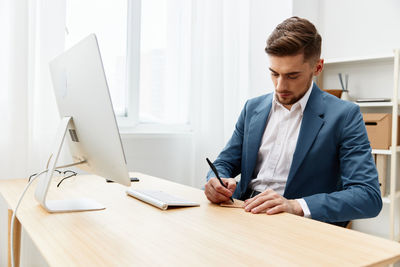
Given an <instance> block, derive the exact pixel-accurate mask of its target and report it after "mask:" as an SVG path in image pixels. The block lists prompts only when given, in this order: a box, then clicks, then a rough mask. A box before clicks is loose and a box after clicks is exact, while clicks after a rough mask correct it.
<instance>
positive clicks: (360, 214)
mask: <svg viewBox="0 0 400 267" xmlns="http://www.w3.org/2000/svg"><path fill="white" fill-rule="evenodd" d="M265 51H266V53H267V54H268V56H269V61H270V67H269V70H270V72H271V78H272V81H273V83H274V87H275V91H274V92H273V93H271V94H267V95H263V96H260V97H256V98H253V99H250V100H248V101H247V102H246V104H245V106H244V108H243V110H242V112H241V114H240V117H239V119H238V121H237V124H236V127H235V130H234V132H233V135H232V137H231V139H230V140H229V142H228V143H227V145H226V146H225V148H224V149H223V150H222V152H221V153H220V154H219V156H218V158H217V159H216V161H215V162H214V165H215V167H216V168H217V170H218V172H219V174H220V176H221V177H225V178H222V180H223V183H224V184H225V186H226V187H223V186H221V184H220V183H219V181H218V180H217V179H216V178H215V176H216V175H215V174H214V173H213V172H212V171H211V170H210V172H209V173H208V175H207V183H206V185H205V194H206V196H207V198H208V199H209V200H210V201H211V202H213V203H221V202H226V201H229V198H230V197H231V196H233V197H234V198H238V199H242V200H245V207H244V209H245V210H246V211H248V212H252V213H267V214H276V213H280V212H289V213H293V214H296V215H299V216H305V217H309V218H312V219H315V220H319V221H323V222H329V223H333V224H336V225H341V226H345V225H346V224H347V222H348V221H349V220H353V219H360V218H367V217H374V216H377V215H378V214H379V212H380V210H381V208H382V199H381V195H380V189H379V182H378V174H377V171H376V168H375V164H374V161H373V158H372V155H371V147H370V144H369V141H368V136H367V132H366V129H365V125H364V121H363V118H362V115H361V113H360V109H359V107H358V106H357V105H355V104H353V103H351V102H348V101H343V100H340V99H339V98H336V97H335V96H332V95H330V94H327V93H325V92H323V91H321V90H320V89H319V88H318V86H317V85H316V84H314V83H313V81H312V78H313V77H314V76H317V75H319V74H320V73H321V71H322V68H323V59H320V54H321V36H320V35H319V34H318V32H317V30H316V28H315V26H314V25H313V24H312V23H310V22H309V21H308V20H306V19H302V18H298V17H292V18H289V19H287V20H285V21H283V22H282V23H281V24H279V25H278V26H277V27H276V28H275V30H274V31H273V33H272V34H271V36H270V37H269V39H268V41H267V47H266V48H265ZM238 174H241V179H240V182H239V183H236V180H235V179H234V178H232V177H236V176H237V175H238Z"/></svg>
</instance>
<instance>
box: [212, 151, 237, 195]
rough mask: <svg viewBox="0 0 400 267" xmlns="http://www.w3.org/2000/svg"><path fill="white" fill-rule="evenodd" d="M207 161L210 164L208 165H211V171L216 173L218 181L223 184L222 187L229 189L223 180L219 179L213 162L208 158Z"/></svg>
mask: <svg viewBox="0 0 400 267" xmlns="http://www.w3.org/2000/svg"><path fill="white" fill-rule="evenodd" d="M206 160H207V162H208V165H210V167H211V170H212V171H213V172H214V173H215V175H216V176H217V179H218V181H219V182H220V183H221V185H222V186H223V187H225V188H228V187H226V185H225V184H224V183H223V182H222V180H221V178H220V177H219V174H218V171H217V168H215V166H214V164H212V162H211V161H210V160H209V159H208V158H206ZM230 199H231V200H232V202H234V201H233V198H232V197H230Z"/></svg>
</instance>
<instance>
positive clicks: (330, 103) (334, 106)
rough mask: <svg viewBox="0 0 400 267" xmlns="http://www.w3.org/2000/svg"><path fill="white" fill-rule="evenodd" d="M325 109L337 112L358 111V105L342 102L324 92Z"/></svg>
mask: <svg viewBox="0 0 400 267" xmlns="http://www.w3.org/2000/svg"><path fill="white" fill-rule="evenodd" d="M322 99H323V101H324V105H325V108H326V109H328V111H329V110H331V111H336V112H340V111H343V112H346V111H349V110H358V108H359V107H358V105H357V104H355V103H354V102H351V101H346V100H342V99H340V98H338V97H336V96H334V95H331V94H329V93H326V92H323V91H322Z"/></svg>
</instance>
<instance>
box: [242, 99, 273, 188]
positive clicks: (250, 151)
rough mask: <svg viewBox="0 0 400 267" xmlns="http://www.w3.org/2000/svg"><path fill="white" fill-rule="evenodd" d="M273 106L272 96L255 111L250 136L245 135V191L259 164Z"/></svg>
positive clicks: (250, 123) (250, 126)
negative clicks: (259, 155) (266, 127)
mask: <svg viewBox="0 0 400 267" xmlns="http://www.w3.org/2000/svg"><path fill="white" fill-rule="evenodd" d="M271 106H272V94H270V95H268V96H267V97H266V100H265V101H262V103H260V104H259V105H258V107H257V108H256V109H255V114H254V116H253V117H252V118H251V120H250V122H249V130H248V134H247V135H245V136H246V138H247V144H248V145H247V150H246V153H245V154H246V155H247V159H246V160H245V161H246V162H247V163H248V164H247V166H246V168H245V172H246V173H244V175H243V176H244V178H245V179H244V180H245V183H243V184H242V186H243V189H244V191H246V188H247V185H248V183H249V182H250V179H251V178H252V175H253V171H254V168H255V165H256V162H257V154H258V150H259V148H260V143H261V139H262V136H263V134H264V130H265V126H266V124H267V119H268V115H269V112H270V111H271Z"/></svg>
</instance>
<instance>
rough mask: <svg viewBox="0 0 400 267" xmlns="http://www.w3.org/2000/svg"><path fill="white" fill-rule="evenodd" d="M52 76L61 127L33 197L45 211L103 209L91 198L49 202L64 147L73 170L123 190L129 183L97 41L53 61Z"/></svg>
mask: <svg viewBox="0 0 400 267" xmlns="http://www.w3.org/2000/svg"><path fill="white" fill-rule="evenodd" d="M50 72H51V77H52V81H53V87H54V92H55V96H56V100H57V105H58V109H59V112H60V116H61V122H60V125H59V128H58V131H57V134H56V141H55V145H54V148H53V151H52V154H51V156H50V159H49V162H48V164H47V172H46V173H45V175H44V176H43V177H40V178H39V182H38V185H37V188H36V191H35V198H36V199H37V201H38V202H39V203H40V204H41V205H42V206H43V207H44V208H45V209H46V210H47V211H49V212H67V211H82V210H98V209H104V206H103V205H101V204H99V203H97V202H96V201H94V200H91V199H73V200H48V199H47V192H48V189H49V185H50V182H51V179H52V176H53V172H54V170H55V169H56V168H57V159H58V156H59V154H60V151H61V147H62V145H63V143H64V142H66V143H68V145H69V149H70V152H71V154H72V158H73V161H74V163H73V164H71V165H76V166H77V167H79V168H81V169H83V170H85V171H87V172H89V173H92V174H95V175H98V176H102V177H104V178H106V179H110V180H112V181H115V182H118V183H120V184H123V185H126V186H130V184H131V182H130V178H129V173H128V168H127V164H126V159H125V155H124V151H123V147H122V143H121V138H120V135H119V131H118V126H117V122H116V119H115V115H114V110H113V106H112V103H111V99H110V94H109V91H108V86H107V81H106V76H105V74H104V69H103V64H102V60H101V56H100V52H99V48H98V43H97V39H96V36H95V35H94V34H92V35H89V36H88V37H86V38H85V39H83V40H82V41H81V42H79V43H78V44H76V45H75V46H73V47H72V48H70V49H69V50H67V51H65V52H64V53H62V54H61V55H59V56H58V57H56V58H55V59H54V60H52V61H51V62H50ZM88 190H90V189H88Z"/></svg>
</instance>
